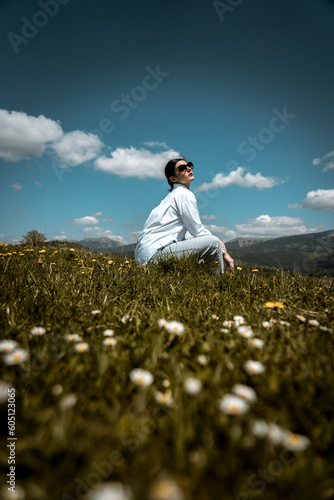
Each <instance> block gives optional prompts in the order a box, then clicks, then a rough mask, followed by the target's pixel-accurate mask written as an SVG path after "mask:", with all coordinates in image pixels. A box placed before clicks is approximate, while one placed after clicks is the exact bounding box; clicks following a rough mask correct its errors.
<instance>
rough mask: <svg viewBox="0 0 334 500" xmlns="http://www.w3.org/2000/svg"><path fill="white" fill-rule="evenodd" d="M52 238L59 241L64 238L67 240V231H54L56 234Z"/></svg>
mask: <svg viewBox="0 0 334 500" xmlns="http://www.w3.org/2000/svg"><path fill="white" fill-rule="evenodd" d="M52 239H53V240H57V241H64V240H67V236H66V233H65V231H59V232H58V233H54V236H53V238H52Z"/></svg>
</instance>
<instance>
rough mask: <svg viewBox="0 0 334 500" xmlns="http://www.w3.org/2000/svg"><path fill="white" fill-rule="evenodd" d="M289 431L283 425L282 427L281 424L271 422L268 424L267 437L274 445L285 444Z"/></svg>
mask: <svg viewBox="0 0 334 500" xmlns="http://www.w3.org/2000/svg"><path fill="white" fill-rule="evenodd" d="M287 432H288V431H287V430H286V429H283V427H280V426H279V425H277V424H274V423H272V422H270V423H269V424H268V434H267V438H268V440H269V441H270V443H272V444H274V445H277V444H283V441H284V439H285V437H286V435H287Z"/></svg>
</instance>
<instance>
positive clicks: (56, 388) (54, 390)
mask: <svg viewBox="0 0 334 500" xmlns="http://www.w3.org/2000/svg"><path fill="white" fill-rule="evenodd" d="M63 390H64V388H63V386H62V385H61V384H56V385H54V386H53V387H52V389H51V391H52V394H53V395H54V396H59V395H60V394H61V393H62V392H63Z"/></svg>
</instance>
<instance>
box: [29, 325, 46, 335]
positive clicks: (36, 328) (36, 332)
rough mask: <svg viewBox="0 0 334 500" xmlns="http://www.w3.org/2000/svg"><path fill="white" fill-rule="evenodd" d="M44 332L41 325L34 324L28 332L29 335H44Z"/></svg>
mask: <svg viewBox="0 0 334 500" xmlns="http://www.w3.org/2000/svg"><path fill="white" fill-rule="evenodd" d="M45 332H46V330H45V328H43V326H34V327H33V328H32V329H31V330H30V333H31V335H36V336H37V335H44V334H45Z"/></svg>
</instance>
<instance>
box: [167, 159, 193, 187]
mask: <svg viewBox="0 0 334 500" xmlns="http://www.w3.org/2000/svg"><path fill="white" fill-rule="evenodd" d="M190 165H191V166H192V163H190V162H189V163H187V162H186V161H185V160H180V161H178V162H177V163H176V165H175V173H174V176H172V177H170V179H171V180H172V182H174V183H175V182H176V183H177V184H182V185H183V186H186V187H187V188H188V189H189V186H190V183H191V182H192V181H193V180H194V179H195V177H194V174H193V170H192V167H191V166H190ZM185 167H186V168H185Z"/></svg>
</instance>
